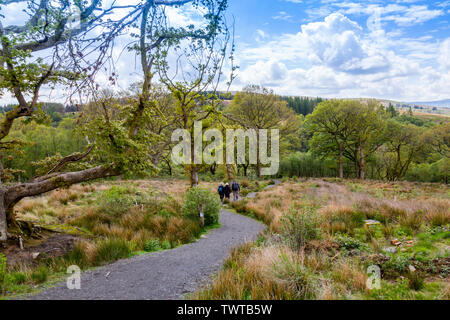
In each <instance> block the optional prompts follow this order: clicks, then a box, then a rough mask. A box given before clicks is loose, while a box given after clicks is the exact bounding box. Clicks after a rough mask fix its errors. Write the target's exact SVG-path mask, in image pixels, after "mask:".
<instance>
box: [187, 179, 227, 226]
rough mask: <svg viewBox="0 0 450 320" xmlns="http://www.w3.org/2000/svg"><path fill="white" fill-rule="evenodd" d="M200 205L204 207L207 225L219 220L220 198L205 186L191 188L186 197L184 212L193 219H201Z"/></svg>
mask: <svg viewBox="0 0 450 320" xmlns="http://www.w3.org/2000/svg"><path fill="white" fill-rule="evenodd" d="M200 207H203V214H204V216H205V226H209V225H214V224H217V223H218V222H219V212H220V207H221V205H220V200H219V198H218V197H217V195H216V194H215V193H212V192H211V191H209V190H208V189H204V188H199V187H196V188H190V189H189V190H188V192H187V193H186V195H185V197H184V202H183V207H182V212H183V214H184V215H185V216H187V217H189V218H190V219H192V220H195V221H200V215H199V214H200Z"/></svg>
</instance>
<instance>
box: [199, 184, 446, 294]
mask: <svg viewBox="0 0 450 320" xmlns="http://www.w3.org/2000/svg"><path fill="white" fill-rule="evenodd" d="M232 206H233V208H234V209H235V210H236V211H237V212H239V213H243V214H247V215H250V216H253V217H255V218H257V219H259V220H261V221H263V222H264V223H266V224H267V225H268V227H269V231H270V232H269V233H267V234H266V235H265V236H264V238H263V239H261V240H260V241H258V242H256V243H253V245H250V244H246V245H245V246H242V247H239V248H238V249H236V250H234V251H233V252H232V253H231V254H230V257H229V258H228V260H227V262H226V264H225V266H224V269H223V270H222V271H221V272H220V273H219V274H218V276H217V277H216V279H215V280H214V281H213V282H212V284H211V285H210V286H208V287H205V288H203V289H202V290H200V291H199V292H197V293H196V295H195V298H197V299H323V300H330V299H448V296H449V292H450V291H449V289H448V288H449V287H448V279H449V276H450V272H449V271H448V259H449V258H450V251H449V250H448V248H450V225H449V224H450V198H449V193H448V187H447V186H443V185H432V184H417V183H405V182H399V183H383V182H376V181H367V182H361V181H346V180H340V179H321V180H319V179H311V180H301V181H300V180H298V179H296V180H293V179H291V180H289V179H285V180H284V181H283V183H282V184H280V185H277V186H275V187H274V188H272V189H269V190H265V191H262V192H260V193H259V194H258V196H257V197H255V198H253V199H248V200H244V201H239V202H234V203H232ZM369 266H377V267H378V268H379V270H380V275H381V281H380V283H381V288H380V289H377V288H373V287H368V285H367V283H368V279H369V276H370V275H369V274H368V267H369ZM441 266H442V267H441ZM445 297H447V298H445Z"/></svg>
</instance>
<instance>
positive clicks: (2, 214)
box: [0, 166, 120, 241]
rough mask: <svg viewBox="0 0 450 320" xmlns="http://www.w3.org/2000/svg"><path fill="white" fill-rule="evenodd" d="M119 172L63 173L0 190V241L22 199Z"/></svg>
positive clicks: (110, 169) (104, 169) (106, 168)
mask: <svg viewBox="0 0 450 320" xmlns="http://www.w3.org/2000/svg"><path fill="white" fill-rule="evenodd" d="M119 173H120V171H119V170H118V169H116V168H113V167H110V166H97V167H94V168H90V169H86V170H82V171H76V172H64V173H52V174H49V175H46V176H42V177H39V178H37V179H35V180H34V181H31V182H26V183H20V184H16V185H13V186H11V187H9V188H1V189H0V240H1V241H5V240H7V235H8V226H10V225H11V223H13V222H14V216H13V212H14V210H13V209H14V206H15V205H16V204H17V203H18V202H19V201H20V200H22V199H23V198H26V197H32V196H38V195H40V194H43V193H46V192H49V191H52V190H55V189H57V188H60V187H68V186H71V185H73V184H77V183H80V182H84V181H89V180H94V179H99V178H106V177H111V176H117V175H119Z"/></svg>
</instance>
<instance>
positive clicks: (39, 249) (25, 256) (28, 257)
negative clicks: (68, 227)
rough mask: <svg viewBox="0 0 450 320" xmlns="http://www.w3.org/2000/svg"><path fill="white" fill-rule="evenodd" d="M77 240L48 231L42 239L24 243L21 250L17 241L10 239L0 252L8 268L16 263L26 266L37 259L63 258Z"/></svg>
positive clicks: (70, 236) (67, 235)
mask: <svg viewBox="0 0 450 320" xmlns="http://www.w3.org/2000/svg"><path fill="white" fill-rule="evenodd" d="M77 239H78V237H76V236H72V235H69V234H63V233H57V232H50V231H48V232H45V233H43V234H42V239H38V240H32V241H27V242H26V243H24V248H23V250H21V249H20V246H19V241H18V240H16V239H10V240H8V241H7V242H6V243H5V244H3V246H2V247H0V252H1V253H3V254H4V255H5V256H6V259H7V265H8V266H9V267H13V266H14V265H16V264H18V263H20V264H21V265H24V266H28V265H31V264H33V263H34V262H35V261H37V260H39V259H45V258H51V257H60V256H63V255H64V254H65V253H66V252H68V251H70V250H72V249H73V246H74V244H75V241H76V240H77Z"/></svg>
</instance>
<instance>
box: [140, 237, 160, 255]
mask: <svg viewBox="0 0 450 320" xmlns="http://www.w3.org/2000/svg"><path fill="white" fill-rule="evenodd" d="M159 249H161V245H160V243H159V240H158V239H151V240H148V241H147V242H145V244H144V251H147V252H152V251H158V250H159Z"/></svg>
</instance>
